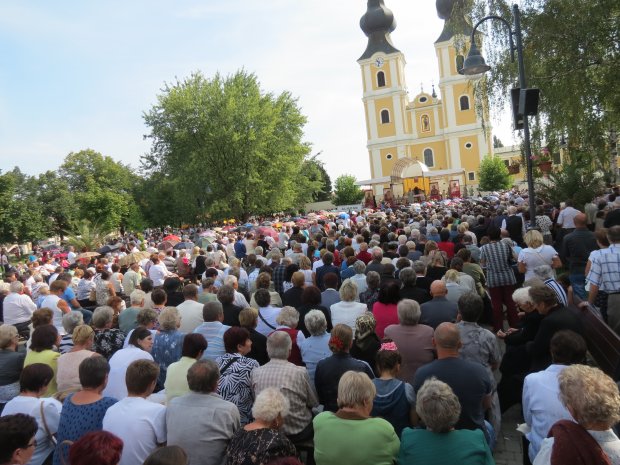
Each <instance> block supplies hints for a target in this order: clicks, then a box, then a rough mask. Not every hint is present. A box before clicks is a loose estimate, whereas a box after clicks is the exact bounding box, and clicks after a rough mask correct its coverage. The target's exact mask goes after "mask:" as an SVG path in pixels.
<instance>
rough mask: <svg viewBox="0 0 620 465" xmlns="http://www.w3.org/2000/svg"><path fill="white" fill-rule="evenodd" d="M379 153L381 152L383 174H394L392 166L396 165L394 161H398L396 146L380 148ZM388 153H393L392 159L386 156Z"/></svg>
mask: <svg viewBox="0 0 620 465" xmlns="http://www.w3.org/2000/svg"><path fill="white" fill-rule="evenodd" d="M379 153H380V154H381V171H382V172H383V173H382V176H390V175H391V174H392V167H393V166H394V163H396V160H397V158H398V157H397V152H396V147H389V148H387V149H381V150H379ZM388 153H390V154H392V159H391V160H388V159H387V158H386V156H387V154H388ZM373 176H374V175H373Z"/></svg>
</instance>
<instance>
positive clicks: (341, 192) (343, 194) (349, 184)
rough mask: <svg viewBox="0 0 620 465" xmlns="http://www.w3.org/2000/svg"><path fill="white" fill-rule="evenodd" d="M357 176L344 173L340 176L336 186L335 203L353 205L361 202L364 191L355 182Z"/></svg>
mask: <svg viewBox="0 0 620 465" xmlns="http://www.w3.org/2000/svg"><path fill="white" fill-rule="evenodd" d="M356 181H357V180H356V179H355V176H351V175H350V174H343V175H342V176H338V177H337V178H336V182H335V188H334V194H335V197H334V203H335V204H336V205H353V204H356V203H360V202H361V201H362V199H363V198H364V192H363V191H362V190H361V189H360V188H359V186H357V185H356V184H355V182H356Z"/></svg>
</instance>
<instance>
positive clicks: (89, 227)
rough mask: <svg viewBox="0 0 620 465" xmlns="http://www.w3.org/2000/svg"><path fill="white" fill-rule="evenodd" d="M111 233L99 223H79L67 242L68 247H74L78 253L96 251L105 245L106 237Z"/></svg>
mask: <svg viewBox="0 0 620 465" xmlns="http://www.w3.org/2000/svg"><path fill="white" fill-rule="evenodd" d="M109 233H110V230H109V229H106V227H105V226H103V227H102V226H101V224H99V223H92V222H90V221H89V220H82V221H78V222H77V223H76V225H75V227H74V230H73V232H72V233H71V234H69V236H68V237H67V240H66V241H65V242H66V243H67V245H72V246H74V247H75V250H78V251H89V252H92V251H95V250H96V249H98V248H99V247H101V246H102V245H103V244H104V243H105V239H106V236H107V235H108V234H109Z"/></svg>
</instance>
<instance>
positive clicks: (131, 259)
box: [118, 252, 151, 266]
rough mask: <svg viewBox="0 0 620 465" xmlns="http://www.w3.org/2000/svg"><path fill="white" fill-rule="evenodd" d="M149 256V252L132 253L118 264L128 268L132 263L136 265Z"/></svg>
mask: <svg viewBox="0 0 620 465" xmlns="http://www.w3.org/2000/svg"><path fill="white" fill-rule="evenodd" d="M150 256H151V254H150V253H149V252H133V253H130V254H127V255H125V256H124V257H122V258H121V259H120V260H119V261H118V264H119V265H120V266H129V265H131V264H132V263H138V262H141V261H142V260H144V259H145V258H149V257H150Z"/></svg>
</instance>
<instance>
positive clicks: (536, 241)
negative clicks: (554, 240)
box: [517, 229, 562, 281]
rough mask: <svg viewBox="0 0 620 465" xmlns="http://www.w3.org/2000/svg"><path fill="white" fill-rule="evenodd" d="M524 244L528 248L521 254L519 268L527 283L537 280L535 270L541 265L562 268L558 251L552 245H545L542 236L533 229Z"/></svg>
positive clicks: (518, 260) (525, 238)
mask: <svg viewBox="0 0 620 465" xmlns="http://www.w3.org/2000/svg"><path fill="white" fill-rule="evenodd" d="M523 239H524V242H525V244H526V245H527V247H526V248H525V249H523V250H521V252H519V258H518V259H517V266H518V268H519V272H521V273H525V277H524V279H525V281H527V280H529V279H532V278H535V277H536V274H535V273H534V268H536V267H537V266H540V265H549V266H551V267H552V268H560V267H561V266H562V260H560V256H559V255H558V253H557V252H556V250H555V249H554V248H553V247H551V246H550V245H545V244H544V241H543V236H542V234H541V233H540V232H539V231H537V230H535V229H532V230H530V231H528V232H527V233H525V236H524V238H523Z"/></svg>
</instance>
